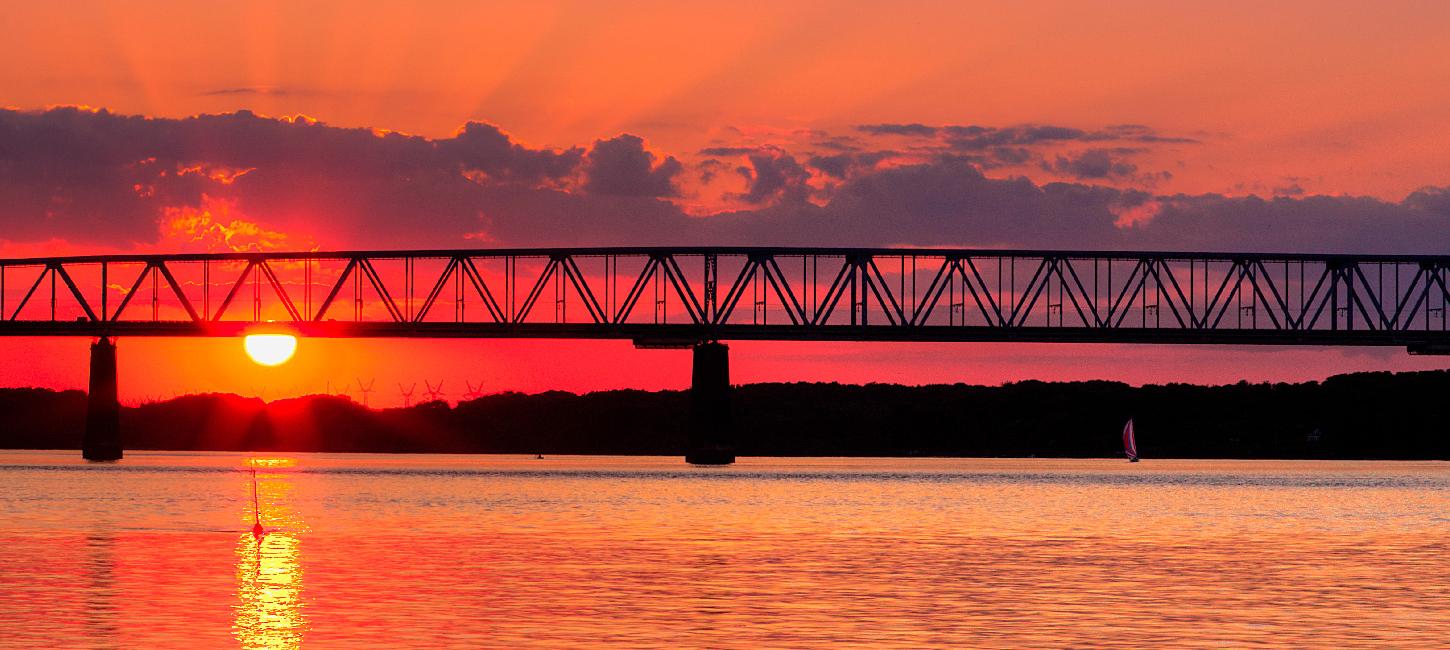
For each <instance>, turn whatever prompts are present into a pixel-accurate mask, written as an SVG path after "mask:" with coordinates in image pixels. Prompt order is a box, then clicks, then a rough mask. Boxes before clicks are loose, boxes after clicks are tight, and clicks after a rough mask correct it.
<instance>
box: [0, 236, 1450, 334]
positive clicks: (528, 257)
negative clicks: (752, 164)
mask: <svg viewBox="0 0 1450 650" xmlns="http://www.w3.org/2000/svg"><path fill="white" fill-rule="evenodd" d="M1447 276H1450V257H1445V256H1351V255H1305V254H1234V253H1228V254H1225V253H1163V252H1143V253H1135V252H1081V251H998V250H936V249H820V248H726V247H721V248H692V247H682V248H587V249H586V248H577V249H508V250H467V251H464V250H458V251H452V250H418V251H352V252H309V253H265V254H263V253H239V254H217V255H210V254H183V255H119V256H90V257H57V258H44V259H26V260H0V335H26V336H67V335H75V336H103V335H128V336H233V335H237V334H240V333H244V332H246V331H249V330H250V329H253V328H256V327H258V326H262V325H264V324H266V325H269V326H272V327H286V328H289V329H292V330H295V331H297V332H298V333H300V334H303V335H310V336H336V337H354V336H356V337H442V338H447V337H533V338H619V339H635V340H641V341H649V340H669V339H679V340H720V339H742V340H743V339H780V340H865V341H1048V342H1109V343H1111V342H1121V343H1226V344H1285V345H1402V346H1409V347H1411V348H1413V349H1417V350H1422V351H1436V350H1440V349H1444V348H1446V347H1447V346H1450V331H1447V323H1446V311H1445V308H1446V306H1447V303H1450V284H1447V283H1450V277H1447ZM420 281H421V283H420ZM717 289H718V290H717ZM314 298H316V299H314ZM148 302H149V304H150V307H151V309H150V310H149V313H148V312H147V311H146V310H145V309H144V308H138V305H142V304H145V303H148ZM349 302H350V303H351V304H352V309H351V310H349V309H347V308H346V307H344V306H343V305H345V304H346V303H349ZM246 303H250V309H245V307H244V305H245V304H246ZM450 303H451V304H450ZM549 305H552V309H550V308H549ZM348 312H351V313H348Z"/></svg>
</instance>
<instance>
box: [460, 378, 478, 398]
mask: <svg viewBox="0 0 1450 650" xmlns="http://www.w3.org/2000/svg"><path fill="white" fill-rule="evenodd" d="M463 384H464V385H465V386H468V392H466V393H464V394H463V399H464V400H475V399H478V398H480V397H483V382H481V381H480V382H478V386H474V385H473V382H470V381H468V380H467V379H465V380H463Z"/></svg>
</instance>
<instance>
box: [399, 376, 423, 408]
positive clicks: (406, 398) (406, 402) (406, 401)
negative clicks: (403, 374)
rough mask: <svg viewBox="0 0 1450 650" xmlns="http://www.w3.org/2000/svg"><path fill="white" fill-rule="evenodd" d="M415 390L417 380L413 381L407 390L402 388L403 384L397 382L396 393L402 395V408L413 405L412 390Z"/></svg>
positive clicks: (416, 388)
mask: <svg viewBox="0 0 1450 650" xmlns="http://www.w3.org/2000/svg"><path fill="white" fill-rule="evenodd" d="M416 390H418V382H416V381H415V382H413V385H412V386H409V387H408V390H403V385H402V384H398V394H399V395H402V396H403V408H407V407H409V406H412V405H413V392H414V391H416Z"/></svg>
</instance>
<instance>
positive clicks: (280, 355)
mask: <svg viewBox="0 0 1450 650" xmlns="http://www.w3.org/2000/svg"><path fill="white" fill-rule="evenodd" d="M242 345H243V346H244V347H245V348H246V349H247V356H249V357H251V358H252V361H255V362H257V363H259V364H262V365H264V366H278V365H282V364H284V363H287V360H288V359H291V358H292V354H293V353H295V352H297V337H295V336H292V335H291V334H249V335H248V336H247V337H246V339H245V341H244V342H243V344H242Z"/></svg>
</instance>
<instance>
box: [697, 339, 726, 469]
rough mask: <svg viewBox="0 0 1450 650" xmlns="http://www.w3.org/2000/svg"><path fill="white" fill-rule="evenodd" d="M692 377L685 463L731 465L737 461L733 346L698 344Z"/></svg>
mask: <svg viewBox="0 0 1450 650" xmlns="http://www.w3.org/2000/svg"><path fill="white" fill-rule="evenodd" d="M693 350H694V368H693V370H692V371H691V373H690V375H691V379H690V431H689V442H688V445H689V449H688V450H687V451H686V452H685V462H687V463H691V464H693V465H729V464H731V463H734V462H735V440H734V435H733V433H734V427H733V426H732V421H731V417H730V348H729V346H726V345H725V344H724V343H720V342H718V341H704V342H701V343H697V344H695V346H694V348H693Z"/></svg>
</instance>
